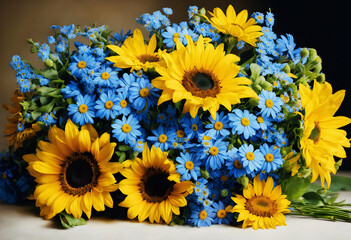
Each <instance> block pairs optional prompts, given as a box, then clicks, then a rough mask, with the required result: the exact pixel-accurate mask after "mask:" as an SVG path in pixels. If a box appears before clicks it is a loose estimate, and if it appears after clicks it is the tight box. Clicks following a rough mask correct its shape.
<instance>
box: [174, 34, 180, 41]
mask: <svg viewBox="0 0 351 240" xmlns="http://www.w3.org/2000/svg"><path fill="white" fill-rule="evenodd" d="M178 39H179V33H175V34H173V42H175V43H176V42H177V40H178Z"/></svg>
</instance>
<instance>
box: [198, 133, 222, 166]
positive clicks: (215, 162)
mask: <svg viewBox="0 0 351 240" xmlns="http://www.w3.org/2000/svg"><path fill="white" fill-rule="evenodd" d="M227 146H228V142H224V141H222V139H220V140H217V141H214V142H213V141H211V142H210V144H209V146H208V148H205V149H204V153H205V154H201V155H202V156H200V157H201V158H204V163H205V166H206V169H207V170H217V169H220V168H221V167H222V165H223V164H224V161H225V159H227V158H228V155H227Z"/></svg>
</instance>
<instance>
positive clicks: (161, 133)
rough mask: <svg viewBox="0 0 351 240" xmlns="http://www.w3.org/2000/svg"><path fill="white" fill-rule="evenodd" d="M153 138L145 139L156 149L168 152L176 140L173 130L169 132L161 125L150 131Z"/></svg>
mask: <svg viewBox="0 0 351 240" xmlns="http://www.w3.org/2000/svg"><path fill="white" fill-rule="evenodd" d="M151 132H152V133H153V134H154V136H149V137H147V140H149V141H151V142H153V145H154V146H155V147H156V148H158V147H159V148H161V150H162V151H166V150H168V149H169V148H170V147H171V146H172V143H173V141H174V139H176V137H177V134H176V131H175V130H174V129H173V128H170V129H169V130H167V129H165V128H164V127H163V126H162V125H160V126H158V128H157V129H154V130H152V131H151Z"/></svg>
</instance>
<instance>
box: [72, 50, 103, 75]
mask: <svg viewBox="0 0 351 240" xmlns="http://www.w3.org/2000/svg"><path fill="white" fill-rule="evenodd" d="M99 65H100V64H99V63H98V62H96V61H95V58H94V57H93V56H92V55H90V54H79V55H73V56H72V57H71V62H70V64H69V67H68V70H70V71H71V74H72V75H73V76H75V77H77V78H82V77H83V75H84V74H88V73H89V72H90V71H91V70H94V69H96V68H98V67H99Z"/></svg>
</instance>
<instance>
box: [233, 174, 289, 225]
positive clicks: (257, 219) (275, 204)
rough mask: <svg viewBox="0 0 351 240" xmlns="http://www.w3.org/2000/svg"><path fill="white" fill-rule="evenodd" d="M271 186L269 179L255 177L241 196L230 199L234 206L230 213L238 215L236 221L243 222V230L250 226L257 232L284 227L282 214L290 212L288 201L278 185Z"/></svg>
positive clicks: (271, 182) (271, 180) (271, 181)
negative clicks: (258, 230) (260, 229)
mask: <svg viewBox="0 0 351 240" xmlns="http://www.w3.org/2000/svg"><path fill="white" fill-rule="evenodd" d="M273 186H274V182H273V179H272V178H271V177H268V178H267V181H265V180H262V181H260V177H259V175H256V176H255V178H254V180H253V184H251V183H249V185H248V186H247V187H246V188H245V189H244V192H243V196H242V195H238V194H237V195H236V196H235V197H232V200H233V201H234V202H235V203H236V205H235V206H234V207H233V208H232V210H230V211H231V212H237V213H239V217H238V220H237V221H238V222H241V221H244V222H243V228H245V227H247V226H252V227H253V228H254V229H255V230H257V229H258V228H262V229H268V228H275V226H282V225H286V224H285V216H284V213H288V212H290V210H289V209H288V206H289V204H290V201H289V200H287V199H286V195H282V190H281V186H280V185H278V186H276V187H273Z"/></svg>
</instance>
